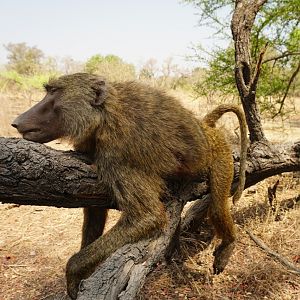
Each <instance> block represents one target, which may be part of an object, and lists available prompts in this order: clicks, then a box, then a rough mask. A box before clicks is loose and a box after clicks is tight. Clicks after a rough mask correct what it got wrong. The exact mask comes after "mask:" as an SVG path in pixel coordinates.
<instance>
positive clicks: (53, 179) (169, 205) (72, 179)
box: [0, 138, 300, 299]
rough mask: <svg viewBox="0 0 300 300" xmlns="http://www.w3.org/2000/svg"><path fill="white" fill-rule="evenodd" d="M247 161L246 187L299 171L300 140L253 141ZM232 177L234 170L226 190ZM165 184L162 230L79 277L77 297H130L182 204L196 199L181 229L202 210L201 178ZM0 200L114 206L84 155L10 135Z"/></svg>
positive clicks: (157, 256) (1, 158) (2, 159)
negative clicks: (165, 219)
mask: <svg viewBox="0 0 300 300" xmlns="http://www.w3.org/2000/svg"><path fill="white" fill-rule="evenodd" d="M234 159H235V161H236V162H235V170H236V171H237V170H238V161H239V157H238V155H236V154H234ZM247 163H248V166H247V178H246V187H249V186H251V185H254V184H256V183H257V182H259V181H261V180H263V179H265V178H267V177H270V176H273V175H276V174H279V173H282V172H289V171H297V170H298V171H299V170H300V141H299V142H297V143H294V144H286V145H281V146H276V150H275V148H271V147H270V146H269V145H268V144H264V143H254V144H252V145H251V148H250V151H249V156H248V160H247ZM237 182H238V178H237V172H236V175H235V178H234V181H233V185H232V190H234V186H235V185H236V184H237ZM168 186H169V189H170V193H169V194H168V196H165V197H164V199H162V200H163V201H164V203H165V206H166V210H167V212H168V214H169V216H170V218H169V220H170V222H169V224H168V226H167V228H166V229H165V230H164V232H163V233H162V234H161V235H159V236H157V237H156V238H153V239H148V240H142V241H139V242H138V243H135V244H131V245H125V246H124V247H122V248H120V249H119V250H117V251H116V252H115V253H114V254H113V255H111V256H110V257H109V258H108V259H107V260H106V261H105V262H104V263H103V264H101V267H100V268H98V269H97V270H96V271H95V273H94V274H93V275H92V276H91V277H90V278H88V279H86V280H84V281H83V282H82V283H81V286H80V292H79V294H78V299H117V298H118V299H134V297H135V296H136V295H137V294H138V292H139V290H140V288H141V287H142V286H143V283H144V280H145V278H146V276H147V274H148V273H149V272H150V271H151V270H152V269H153V267H154V266H155V265H156V264H157V263H158V262H159V261H161V260H162V259H164V258H165V257H166V256H168V258H169V257H170V255H171V254H172V250H174V248H175V247H176V245H175V244H174V243H176V241H177V240H178V239H177V237H176V235H178V234H180V228H179V226H180V223H181V212H182V209H183V207H184V204H185V203H186V202H187V201H193V200H196V199H200V200H197V201H195V205H193V206H192V208H191V209H190V210H189V211H188V212H187V214H186V217H185V219H184V222H183V224H182V227H183V228H184V229H187V228H189V227H190V224H191V223H193V222H195V221H197V220H199V218H201V217H203V216H204V215H205V214H206V211H207V208H208V207H209V194H208V193H209V189H208V183H207V182H206V181H205V180H204V178H202V181H199V182H190V183H187V184H185V185H183V186H182V185H180V184H178V182H177V183H176V182H171V181H170V182H169V183H168ZM201 199H202V200H201ZM0 201H1V202H3V203H17V204H23V205H48V206H56V207H83V206H92V205H97V206H103V207H107V208H114V207H115V204H114V203H111V202H109V201H107V198H106V193H105V190H104V189H103V187H102V186H101V183H97V176H96V173H95V172H94V170H93V168H92V166H91V165H90V164H89V163H88V162H87V161H86V160H85V158H84V156H82V155H80V154H78V153H75V152H72V151H68V152H64V151H58V150H53V149H51V148H49V147H47V146H45V145H40V144H36V143H32V142H29V141H26V140H23V139H15V138H0Z"/></svg>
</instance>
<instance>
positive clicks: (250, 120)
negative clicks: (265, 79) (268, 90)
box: [231, 0, 266, 142]
mask: <svg viewBox="0 0 300 300" xmlns="http://www.w3.org/2000/svg"><path fill="white" fill-rule="evenodd" d="M265 2H266V0H256V1H248V0H237V1H236V5H235V10H234V13H233V16H232V21H231V32H232V37H233V40H234V47H235V80H236V85H237V88H238V91H239V94H240V98H241V101H242V105H243V108H244V111H245V115H246V120H247V124H248V128H249V132H250V141H251V142H257V141H266V137H265V134H264V132H263V129H262V125H261V121H260V114H259V110H258V107H257V104H256V101H255V93H256V88H257V82H258V77H259V72H260V65H261V62H262V57H263V53H261V56H260V59H259V61H258V64H257V66H256V68H255V70H252V69H251V66H252V62H251V55H250V47H251V46H250V35H251V28H252V26H253V23H254V20H255V17H256V14H257V13H258V11H259V10H260V8H261V7H262V5H263V4H264V3H265Z"/></svg>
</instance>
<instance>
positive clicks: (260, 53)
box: [184, 0, 300, 117]
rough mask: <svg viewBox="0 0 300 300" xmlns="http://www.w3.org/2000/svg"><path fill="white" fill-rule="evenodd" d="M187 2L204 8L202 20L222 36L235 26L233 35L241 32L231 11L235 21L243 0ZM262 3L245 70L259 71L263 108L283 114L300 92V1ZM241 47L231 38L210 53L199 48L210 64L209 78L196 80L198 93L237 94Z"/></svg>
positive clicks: (199, 54) (258, 95) (258, 93)
mask: <svg viewBox="0 0 300 300" xmlns="http://www.w3.org/2000/svg"><path fill="white" fill-rule="evenodd" d="M184 2H187V3H191V4H192V5H194V6H195V7H196V8H197V9H198V11H199V12H200V21H199V24H200V25H207V24H209V25H211V26H212V27H213V28H214V29H215V32H216V34H217V35H218V36H219V37H220V38H223V39H229V38H230V36H231V35H230V32H229V30H228V29H229V28H230V26H231V29H232V33H233V37H234V35H235V34H236V33H235V32H234V24H233V23H231V24H230V20H231V17H232V16H233V17H234V18H235V20H237V19H238V18H239V15H238V14H236V13H235V14H234V13H233V12H234V10H235V9H236V7H237V6H238V5H240V4H241V3H242V2H243V1H231V0H204V1H197V0H184ZM259 2H262V3H264V5H263V6H262V7H261V9H260V10H259V12H258V14H257V16H256V18H255V20H254V16H253V22H254V23H253V24H251V26H252V25H253V26H252V30H251V33H250V36H249V49H248V50H247V51H248V53H247V54H245V55H246V56H249V57H248V58H247V61H248V62H249V66H248V68H247V67H246V68H244V69H243V70H244V72H248V73H249V74H251V76H254V77H255V76H259V84H257V83H258V82H256V81H257V80H258V77H257V78H256V79H255V81H254V82H253V83H255V85H256V87H255V95H256V99H257V101H258V104H259V105H260V109H261V111H262V112H266V113H267V114H268V115H269V116H271V117H275V116H277V115H284V113H285V112H286V110H284V108H285V106H284V104H285V103H286V102H287V100H290V101H291V97H290V96H292V95H293V94H297V93H298V94H299V92H300V84H299V83H300V82H299V78H297V75H298V74H299V70H300V60H299V57H300V28H299V22H300V17H299V16H300V5H299V0H283V1H282V0H270V1H268V2H266V1H259ZM265 2H266V3H265ZM254 3H256V2H254ZM248 5H252V4H251V3H250V4H248ZM255 5H256V4H255ZM245 9H247V7H245ZM245 22H247V21H246V20H245ZM249 25H250V24H249ZM240 46H241V44H237V43H235V45H234V44H233V43H231V44H230V45H229V46H228V48H226V49H220V48H219V49H215V50H213V51H210V52H208V51H205V50H204V49H203V48H201V47H198V48H196V50H197V53H196V54H197V58H198V59H199V60H201V61H202V62H206V64H207V66H208V71H207V73H206V76H205V79H204V80H203V81H202V82H199V83H198V84H197V85H196V87H197V91H198V93H199V94H201V95H206V96H208V95H211V93H212V91H216V92H217V93H218V94H219V95H220V94H221V95H223V96H225V97H224V98H228V96H229V95H230V96H237V95H238V91H237V90H236V81H235V79H236V77H235V70H236V65H235V60H234V58H235V55H236V51H239V49H240ZM204 53H206V58H204V57H205V55H203V54H204ZM207 56H208V58H207ZM256 71H259V74H254V73H255V72H256ZM244 75H245V74H244ZM247 76H248V77H249V75H247Z"/></svg>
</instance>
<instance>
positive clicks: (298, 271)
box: [246, 230, 300, 274]
mask: <svg viewBox="0 0 300 300" xmlns="http://www.w3.org/2000/svg"><path fill="white" fill-rule="evenodd" d="M246 232H247V233H248V235H249V236H250V238H251V239H252V240H253V241H254V242H255V243H256V244H257V245H258V246H259V247H260V248H261V249H262V250H264V251H265V252H267V254H268V255H270V256H271V257H273V258H275V259H276V260H277V261H279V262H280V263H281V264H282V265H283V266H285V267H286V268H287V269H288V270H289V272H292V273H294V274H300V269H299V268H297V267H295V266H294V265H293V264H292V263H290V262H289V261H288V260H287V259H286V258H285V257H283V256H281V255H280V254H278V253H277V252H275V251H274V250H272V249H271V248H269V247H268V246H267V245H266V244H265V243H264V242H263V241H262V240H260V239H259V238H258V237H256V236H255V235H254V234H253V233H251V232H250V231H249V230H246Z"/></svg>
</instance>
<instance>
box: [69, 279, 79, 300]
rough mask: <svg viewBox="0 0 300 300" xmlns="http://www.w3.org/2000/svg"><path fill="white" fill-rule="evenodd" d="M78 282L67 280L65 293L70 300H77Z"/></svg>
mask: <svg viewBox="0 0 300 300" xmlns="http://www.w3.org/2000/svg"><path fill="white" fill-rule="evenodd" d="M79 283H80V280H79V281H77V280H70V281H69V280H67V291H68V295H69V296H70V298H71V299H76V298H77V293H78V289H79Z"/></svg>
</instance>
